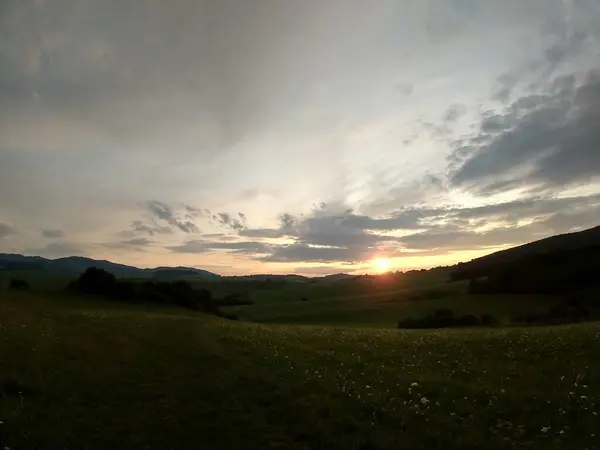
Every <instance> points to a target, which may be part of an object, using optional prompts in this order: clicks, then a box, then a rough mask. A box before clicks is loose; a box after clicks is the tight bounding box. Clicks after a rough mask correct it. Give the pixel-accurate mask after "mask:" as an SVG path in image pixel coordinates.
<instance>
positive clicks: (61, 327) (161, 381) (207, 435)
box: [0, 280, 600, 450]
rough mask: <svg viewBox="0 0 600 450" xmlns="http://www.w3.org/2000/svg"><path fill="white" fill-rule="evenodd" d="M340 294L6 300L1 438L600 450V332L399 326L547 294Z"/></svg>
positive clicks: (303, 289)
mask: <svg viewBox="0 0 600 450" xmlns="http://www.w3.org/2000/svg"><path fill="white" fill-rule="evenodd" d="M332 286H335V285H323V286H319V285H318V284H315V285H292V286H286V287H284V288H282V289H272V288H269V289H262V288H261V289H260V290H257V291H256V292H252V296H253V300H256V301H255V304H254V305H250V306H244V307H235V308H229V309H232V310H236V311H237V312H238V313H239V314H240V316H241V318H242V319H246V320H241V321H231V320H223V319H220V318H216V317H213V316H207V315H203V314H201V313H197V312H192V311H185V310H182V309H178V308H169V307H158V306H151V307H149V306H144V305H126V304H116V303H111V302H104V301H101V300H91V299H89V298H86V299H83V298H67V297H61V296H60V295H57V294H56V293H52V292H44V291H45V289H41V284H40V288H39V289H37V290H36V289H34V290H33V291H30V292H9V291H6V290H2V291H0V420H1V421H2V422H3V424H2V425H0V439H1V444H2V446H6V447H8V448H10V449H11V450H15V449H58V448H60V449H62V448H67V449H71V448H77V449H105V448H111V447H112V448H119V449H121V448H123V449H129V448H130V449H161V450H162V449H187V448H189V449H192V448H194V449H196V448H202V449H213V448H214V449H268V448H274V449H275V448H279V449H400V448H402V449H410V448H415V449H419V448H423V449H430V448H439V449H473V448H490V449H501V448H502V449H503V448H544V449H546V448H548V449H552V448H554V449H558V448H561V449H562V448H564V449H586V448H587V449H593V448H599V447H600V445H599V443H600V440H599V439H598V437H597V436H596V435H597V434H599V433H600V431H599V430H600V419H599V418H598V413H600V406H599V405H598V403H597V402H598V401H599V400H600V388H599V386H600V364H598V361H600V326H598V324H596V323H588V324H578V325H568V326H554V327H531V328H525V327H523V328H521V327H492V328H471V329H444V330H436V331H431V330H429V331H425V330H406V331H404V330H397V329H395V323H396V322H397V320H398V318H399V315H415V316H418V315H420V314H422V313H425V312H429V311H431V310H435V309H438V308H440V307H443V306H451V307H452V309H453V310H455V311H457V312H471V313H473V312H479V311H480V312H490V313H492V314H493V313H495V314H496V315H498V316H499V317H508V315H509V313H510V312H511V311H513V310H515V309H518V308H522V309H523V310H530V309H531V308H535V307H539V308H542V307H543V302H544V301H545V299H543V298H505V297H494V296H492V297H489V298H485V299H483V298H478V297H476V296H473V297H472V298H471V297H469V296H467V295H466V294H465V291H464V285H461V284H454V283H452V284H442V283H437V282H434V281H432V280H429V282H428V283H427V282H423V280H420V281H419V282H415V283H412V284H411V283H408V282H406V283H405V284H401V285H398V284H394V285H386V286H384V285H382V286H379V287H378V288H377V289H375V290H374V291H373V292H372V293H370V294H365V293H360V294H359V295H355V296H352V295H349V293H348V292H347V291H346V288H344V289H338V290H337V291H336V290H335V289H334V288H332ZM34 287H35V283H34ZM230 288H231V287H230ZM221 289H224V290H225V288H224V287H221ZM261 292H263V293H264V292H267V293H268V295H261ZM310 293H312V296H311V297H310V299H308V300H306V301H302V300H301V298H302V297H304V296H306V297H308V295H309V294H310ZM258 299H260V300H258ZM250 320H256V321H261V322H270V323H256V322H251V321H250ZM315 324H319V325H315ZM325 324H326V325H325Z"/></svg>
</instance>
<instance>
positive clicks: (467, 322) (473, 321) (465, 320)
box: [455, 314, 481, 327]
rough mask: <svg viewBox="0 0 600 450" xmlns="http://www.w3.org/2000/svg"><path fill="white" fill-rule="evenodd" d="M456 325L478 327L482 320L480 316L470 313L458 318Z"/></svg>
mask: <svg viewBox="0 0 600 450" xmlns="http://www.w3.org/2000/svg"><path fill="white" fill-rule="evenodd" d="M455 323H456V325H457V326H460V327H476V326H478V325H481V321H480V320H479V317H477V316H474V315H473V314H468V315H465V316H460V317H458V318H457V319H456V322H455Z"/></svg>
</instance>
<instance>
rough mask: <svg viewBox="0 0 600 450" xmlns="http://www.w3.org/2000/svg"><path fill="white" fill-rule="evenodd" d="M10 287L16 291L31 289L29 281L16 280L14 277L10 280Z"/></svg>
mask: <svg viewBox="0 0 600 450" xmlns="http://www.w3.org/2000/svg"><path fill="white" fill-rule="evenodd" d="M8 288H9V289H13V290H16V291H27V290H29V283H27V281H25V280H16V279H14V278H13V279H11V280H10V284H9V285H8Z"/></svg>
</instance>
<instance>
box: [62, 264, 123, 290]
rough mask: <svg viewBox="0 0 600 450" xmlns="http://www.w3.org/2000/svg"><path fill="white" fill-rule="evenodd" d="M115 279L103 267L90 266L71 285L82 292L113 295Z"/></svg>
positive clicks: (115, 284)
mask: <svg viewBox="0 0 600 450" xmlns="http://www.w3.org/2000/svg"><path fill="white" fill-rule="evenodd" d="M116 286H117V279H116V278H115V276H114V275H113V274H112V273H110V272H107V271H106V270H104V269H98V268H97V267H90V268H89V269H87V270H86V271H85V272H83V273H82V274H81V275H80V276H79V278H78V279H77V281H75V282H74V283H73V284H72V285H71V287H72V288H74V289H75V290H77V291H78V292H81V293H83V294H92V295H114V294H115V293H116Z"/></svg>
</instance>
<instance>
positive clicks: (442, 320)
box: [398, 309, 497, 329]
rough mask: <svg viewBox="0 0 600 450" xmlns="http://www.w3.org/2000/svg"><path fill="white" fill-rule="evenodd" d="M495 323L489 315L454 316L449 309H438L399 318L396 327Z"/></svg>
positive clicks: (435, 326)
mask: <svg viewBox="0 0 600 450" xmlns="http://www.w3.org/2000/svg"><path fill="white" fill-rule="evenodd" d="M496 323H497V320H496V319H495V318H494V317H493V316H491V315H489V314H483V315H482V316H480V317H478V316H475V315H473V314H466V315H463V316H456V315H454V313H453V312H452V311H451V310H449V309H442V310H438V311H436V312H435V313H433V314H430V315H427V316H425V317H422V318H420V319H413V318H409V319H406V320H400V321H399V322H398V328H410V329H427V328H429V329H431V328H461V327H477V326H492V325H495V324H496Z"/></svg>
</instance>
